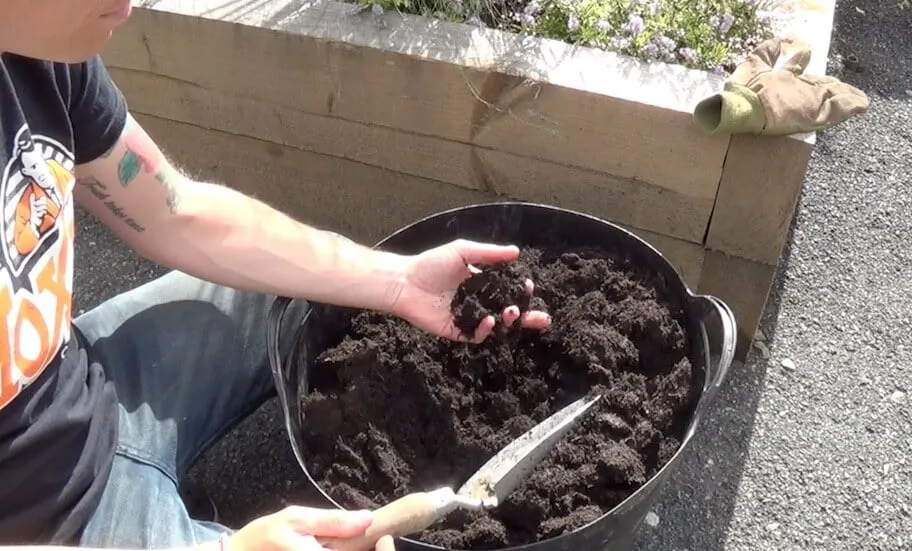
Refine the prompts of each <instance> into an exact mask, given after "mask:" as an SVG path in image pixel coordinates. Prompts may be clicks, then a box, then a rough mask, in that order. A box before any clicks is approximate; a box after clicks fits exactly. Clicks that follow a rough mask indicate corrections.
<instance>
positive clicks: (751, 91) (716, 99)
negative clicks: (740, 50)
mask: <svg viewBox="0 0 912 551" xmlns="http://www.w3.org/2000/svg"><path fill="white" fill-rule="evenodd" d="M810 59H811V49H810V47H809V46H808V45H807V44H806V43H804V42H802V41H799V40H794V39H782V38H774V39H770V40H767V41H765V42H763V43H761V44H760V45H759V46H757V47H756V48H755V49H754V50H753V51H752V52H751V53H750V55H749V56H748V59H747V61H745V62H743V63H742V64H740V65H739V66H738V67H737V68H736V69H735V72H734V73H732V75H731V77H730V78H729V79H728V80H727V81H726V82H725V85H724V88H723V90H722V92H719V93H718V94H715V95H713V96H710V97H708V98H706V99H704V100H702V101H701V102H700V103H698V104H697V106H696V108H695V109H694V114H693V118H694V121H695V122H696V123H697V124H698V125H699V126H700V128H701V129H702V130H703V131H704V132H705V133H707V134H710V135H716V134H739V133H752V134H761V135H767V136H781V135H788V134H796V133H799V132H813V131H818V130H825V129H827V128H830V127H832V126H835V125H837V124H839V123H842V122H844V121H846V120H847V119H849V118H850V117H852V116H854V115H858V114H861V113H864V112H866V111H867V110H868V97H867V95H865V93H864V92H862V91H861V90H859V89H857V88H855V87H854V86H851V85H849V84H846V83H844V82H841V81H840V80H839V79H837V78H835V77H831V76H811V75H805V74H803V73H804V70H805V69H806V68H807V65H808V62H809V61H810Z"/></svg>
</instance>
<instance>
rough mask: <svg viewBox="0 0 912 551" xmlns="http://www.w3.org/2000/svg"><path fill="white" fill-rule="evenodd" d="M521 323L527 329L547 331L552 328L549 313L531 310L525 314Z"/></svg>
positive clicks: (521, 318) (521, 317)
mask: <svg viewBox="0 0 912 551" xmlns="http://www.w3.org/2000/svg"><path fill="white" fill-rule="evenodd" d="M519 323H520V324H521V325H522V326H523V327H525V328H526V329H538V330H542V329H547V328H549V327H551V316H550V315H549V314H548V313H547V312H542V311H540V310H530V311H528V312H523V315H522V316H520V322H519Z"/></svg>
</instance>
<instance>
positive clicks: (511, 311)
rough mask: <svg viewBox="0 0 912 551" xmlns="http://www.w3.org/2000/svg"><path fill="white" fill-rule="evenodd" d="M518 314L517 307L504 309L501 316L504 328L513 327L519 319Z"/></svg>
mask: <svg viewBox="0 0 912 551" xmlns="http://www.w3.org/2000/svg"><path fill="white" fill-rule="evenodd" d="M519 314H520V312H519V307H518V306H508V307H506V308H504V311H503V314H502V315H501V317H502V319H503V324H504V326H506V327H513V324H514V323H516V320H518V319H519Z"/></svg>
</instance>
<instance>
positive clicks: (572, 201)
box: [110, 68, 715, 243]
mask: <svg viewBox="0 0 912 551" xmlns="http://www.w3.org/2000/svg"><path fill="white" fill-rule="evenodd" d="M110 71H111V74H112V76H113V78H114V79H115V82H116V83H117V84H118V85H119V86H120V87H121V89H122V90H123V91H124V93H125V95H126V97H127V100H128V103H129V105H130V108H131V110H133V111H134V112H138V113H144V114H149V115H154V116H156V117H160V118H165V119H170V120H175V121H178V122H184V123H189V124H193V125H197V126H201V127H204V128H212V129H215V130H220V131H223V132H226V133H231V134H239V135H242V136H248V137H253V138H258V139H261V140H265V141H269V142H272V143H275V144H278V145H283V146H288V147H292V148H297V149H303V150H305V151H311V152H315V153H321V154H326V155H332V156H336V157H340V158H343V159H348V160H351V161H356V162H359V163H364V164H368V165H372V166H376V167H381V168H385V169H389V170H392V171H395V172H401V173H403V174H408V175H412V176H417V177H420V178H426V179H431V180H438V181H440V182H443V183H446V184H452V185H456V186H461V187H466V188H469V189H475V190H482V191H485V192H488V193H496V194H499V195H503V196H508V197H511V198H515V199H520V200H526V201H539V202H545V203H552V204H559V205H562V206H565V207H567V208H573V209H576V210H582V211H585V212H587V213H590V214H594V215H596V216H599V217H602V218H605V219H608V220H611V221H613V222H616V223H620V224H625V225H629V226H632V227H637V228H642V229H644V230H648V231H651V232H654V233H657V234H662V235H667V236H670V237H675V238H678V239H682V240H685V241H690V242H692V243H701V242H702V240H703V236H704V235H705V233H706V228H707V226H708V224H709V217H710V214H711V213H712V209H713V202H714V199H715V197H714V195H715V192H712V193H706V194H703V193H701V192H699V190H690V191H689V192H688V191H686V190H684V189H677V190H670V189H667V188H665V187H662V186H658V185H654V184H650V183H648V182H640V181H636V180H631V179H625V178H619V177H615V176H612V175H610V174H605V173H599V172H595V171H592V170H585V169H582V168H579V167H574V166H568V165H564V164H558V163H554V162H550V161H544V160H541V159H535V158H528V157H522V156H519V155H515V154H512V153H507V152H504V151H498V150H496V149H490V148H484V147H479V146H474V145H471V144H467V143H463V142H455V141H452V140H446V139H442V138H435V137H429V136H423V135H418V134H414V133H411V132H406V131H403V130H395V129H392V128H389V127H383V126H377V125H370V124H364V123H358V122H353V121H349V120H345V119H341V118H338V117H333V116H323V115H314V114H310V113H306V112H303V111H300V110H297V109H292V108H287V107H281V106H277V105H275V104H271V103H268V102H264V101H259V100H255V99H251V98H246V97H241V96H238V95H235V94H231V93H228V92H222V91H217V90H206V89H203V88H201V87H199V86H195V85H193V84H189V83H187V82H184V81H179V80H175V79H172V78H169V77H164V76H161V75H155V74H152V73H148V72H143V71H134V70H128V69H118V68H112V69H110ZM226 114H228V116H226Z"/></svg>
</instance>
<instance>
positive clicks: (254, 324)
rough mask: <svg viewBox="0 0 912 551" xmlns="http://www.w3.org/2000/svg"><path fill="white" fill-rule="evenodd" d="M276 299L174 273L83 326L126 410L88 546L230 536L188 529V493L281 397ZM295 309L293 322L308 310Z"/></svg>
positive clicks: (202, 525) (194, 525)
mask: <svg viewBox="0 0 912 551" xmlns="http://www.w3.org/2000/svg"><path fill="white" fill-rule="evenodd" d="M272 299H273V297H271V296H266V295H258V294H251V293H242V292H238V291H234V290H231V289H227V288H224V287H220V286H217V285H213V284H211V283H207V282H203V281H201V280H199V279H195V278H193V277H190V276H187V275H185V274H182V273H179V272H171V273H169V274H167V275H165V276H164V277H162V278H160V279H157V280H155V281H152V282H150V283H148V284H146V285H143V286H141V287H138V288H137V289H134V290H132V291H129V292H127V293H124V294H122V295H119V296H117V297H114V298H113V299H111V300H108V301H107V302H105V303H103V304H101V305H100V306H98V307H97V308H95V309H93V310H91V311H89V312H86V313H85V314H84V315H82V316H80V317H78V318H77V319H76V320H75V324H76V326H77V327H78V328H79V330H80V331H82V333H84V334H85V336H86V338H87V339H88V340H89V342H90V343H91V346H92V349H93V353H94V354H95V357H97V358H99V359H100V360H101V362H102V363H103V365H104V368H105V371H106V372H107V375H108V377H109V378H110V379H111V380H112V381H113V384H114V386H115V387H116V389H117V395H118V397H119V401H120V405H119V415H118V417H119V441H118V444H117V449H116V453H115V457H114V465H113V468H112V472H111V476H110V479H109V481H108V484H107V488H106V489H105V491H104V494H103V496H102V499H101V503H100V504H99V506H98V509H97V510H96V511H95V513H94V516H93V517H92V519H91V520H90V521H89V524H88V526H87V528H86V530H85V532H84V534H83V536H82V539H81V542H80V544H81V545H82V546H86V547H88V546H91V547H105V548H121V549H124V548H134V549H135V548H146V549H152V548H159V549H160V548H168V547H186V546H190V545H195V544H199V543H203V542H206V541H211V540H214V539H217V538H218V535H219V534H220V533H221V532H227V531H230V530H229V528H227V527H225V526H222V525H220V524H216V523H214V522H208V521H198V520H195V519H192V518H190V516H189V514H188V513H187V508H186V507H185V505H184V503H183V501H182V500H181V497H180V495H179V494H178V483H179V481H180V480H181V477H182V476H183V475H184V474H185V473H186V472H187V470H188V469H189V468H190V466H192V464H193V462H194V461H195V460H196V459H197V458H198V457H199V456H200V455H201V454H202V453H203V452H204V451H205V450H206V449H207V448H208V447H209V446H211V445H212V444H214V443H215V442H216V441H217V440H218V439H220V438H221V437H222V436H224V435H225V434H226V433H227V432H228V431H230V430H231V429H232V428H233V427H234V426H235V425H236V424H237V423H239V422H240V421H242V420H243V419H244V418H245V417H246V416H248V415H249V414H251V413H252V412H253V411H255V410H256V409H257V408H258V407H259V406H260V405H261V404H262V403H263V402H264V401H265V400H266V399H268V398H269V397H270V396H272V395H274V393H275V387H274V384H273V381H272V375H271V372H270V370H269V364H268V360H267V356H266V315H267V312H268V310H269V308H270V306H271V304H272ZM290 308H291V309H292V310H291V311H289V312H288V313H287V314H286V318H285V319H290V318H291V317H292V316H301V315H303V314H304V312H305V310H306V308H307V305H306V303H304V302H298V303H295V304H294V305H293V306H291V307H290ZM289 333H290V332H289ZM290 344H291V343H289V342H285V343H283V346H284V347H286V349H287V347H288V346H289V345H290Z"/></svg>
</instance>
